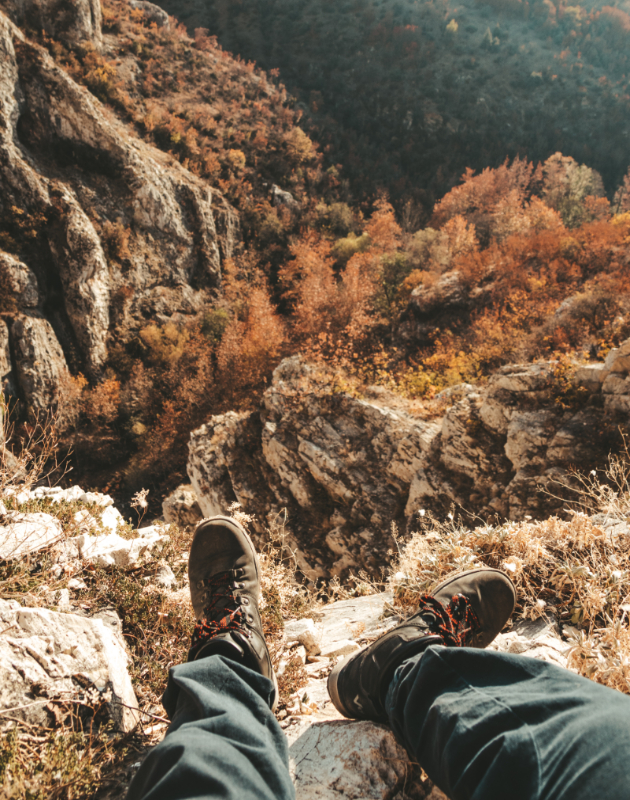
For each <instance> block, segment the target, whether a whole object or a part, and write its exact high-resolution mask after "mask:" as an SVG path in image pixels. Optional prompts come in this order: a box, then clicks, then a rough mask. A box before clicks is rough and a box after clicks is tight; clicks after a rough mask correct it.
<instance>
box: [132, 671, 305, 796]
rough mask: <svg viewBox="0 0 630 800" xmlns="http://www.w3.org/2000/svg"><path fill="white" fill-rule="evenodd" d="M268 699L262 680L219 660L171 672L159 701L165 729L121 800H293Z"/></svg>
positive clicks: (284, 753)
mask: <svg viewBox="0 0 630 800" xmlns="http://www.w3.org/2000/svg"><path fill="white" fill-rule="evenodd" d="M271 691H272V684H271V682H270V681H268V680H267V679H266V678H263V677H262V676H261V675H259V674H258V673H256V672H253V671H252V670H250V669H248V668H247V667H244V666H242V665H241V664H238V663H236V662H234V661H230V660H229V659H227V658H224V657H223V656H216V655H215V656H210V657H208V658H203V659H200V660H199V661H193V662H191V663H189V664H181V665H179V666H177V667H173V669H171V671H170V675H169V679H168V686H167V689H166V692H165V694H164V700H163V702H164V707H165V708H166V710H167V712H168V715H169V717H170V718H171V719H172V720H173V722H172V724H171V726H170V728H169V730H168V733H167V735H166V737H165V738H164V740H163V741H162V742H160V744H159V745H157V747H155V748H154V749H153V750H152V751H151V752H150V753H149V755H148V756H147V758H146V759H145V761H144V762H143V764H142V766H141V767H140V769H139V770H138V773H137V774H136V776H135V777H134V779H133V781H132V783H131V786H130V787H129V793H128V795H127V800H139V799H140V798H143V799H144V800H189V798H215V797H216V798H225V800H293V798H294V797H295V792H294V790H293V785H292V783H291V780H290V778H289V769H288V764H289V758H288V749H287V743H286V739H285V737H284V734H283V733H282V729H281V728H280V726H279V725H278V723H277V721H276V719H275V717H274V715H273V714H272V713H271V711H270V710H269V697H270V695H271Z"/></svg>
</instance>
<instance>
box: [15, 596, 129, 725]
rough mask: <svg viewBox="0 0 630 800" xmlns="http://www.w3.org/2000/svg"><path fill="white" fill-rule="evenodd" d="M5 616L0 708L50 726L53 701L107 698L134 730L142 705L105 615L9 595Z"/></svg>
mask: <svg viewBox="0 0 630 800" xmlns="http://www.w3.org/2000/svg"><path fill="white" fill-rule="evenodd" d="M0 620H1V622H2V627H3V629H4V635H3V636H2V637H1V638H0V708H2V709H3V710H5V711H8V710H9V709H12V711H11V714H13V715H15V716H16V717H17V718H19V719H23V720H25V721H26V722H29V723H31V724H32V725H48V724H50V722H51V720H52V715H51V711H50V710H49V709H48V708H47V706H48V705H49V702H50V701H51V700H66V701H68V700H75V701H83V700H89V701H90V702H93V701H94V699H95V698H98V697H102V699H103V702H105V703H106V705H107V707H108V709H109V714H110V716H111V718H112V719H113V720H114V722H115V723H116V724H117V726H118V727H119V729H120V730H122V731H130V730H133V728H134V727H135V726H136V724H137V714H136V713H135V712H134V711H133V710H132V709H134V708H137V706H138V704H137V701H136V696H135V694H134V691H133V687H132V685H131V678H130V677H129V673H128V672H127V661H128V656H127V653H126V651H125V648H124V645H123V644H122V641H121V639H120V638H119V637H118V636H117V635H116V634H115V633H114V632H113V631H112V630H111V628H110V627H108V626H106V625H105V624H104V623H103V622H102V620H100V619H88V618H86V617H80V616H78V615H76V614H61V613H58V612H55V611H49V610H48V609H44V608H22V607H20V605H19V604H18V603H17V602H16V601H5V600H0ZM86 693H88V696H86ZM127 706H131V709H129V708H127ZM1 720H2V718H1V717H0V723H1ZM5 724H6V720H5ZM8 724H9V725H10V726H13V725H14V724H15V723H11V722H9V723H8Z"/></svg>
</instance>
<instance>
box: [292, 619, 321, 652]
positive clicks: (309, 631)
mask: <svg viewBox="0 0 630 800" xmlns="http://www.w3.org/2000/svg"><path fill="white" fill-rule="evenodd" d="M284 635H285V638H286V641H287V645H291V644H292V643H294V642H299V643H300V644H302V645H304V647H305V648H306V652H307V653H309V654H310V655H314V656H316V655H318V654H319V653H320V647H319V641H318V639H319V637H318V635H317V631H316V630H315V623H314V622H313V620H312V619H296V620H290V621H289V622H286V623H285V625H284Z"/></svg>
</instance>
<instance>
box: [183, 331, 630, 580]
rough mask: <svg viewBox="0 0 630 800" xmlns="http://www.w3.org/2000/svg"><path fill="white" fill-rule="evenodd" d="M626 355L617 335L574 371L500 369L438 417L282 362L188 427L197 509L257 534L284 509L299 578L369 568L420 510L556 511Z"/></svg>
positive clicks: (627, 383)
mask: <svg viewBox="0 0 630 800" xmlns="http://www.w3.org/2000/svg"><path fill="white" fill-rule="evenodd" d="M629 354H630V342H627V343H624V344H623V345H622V346H621V347H620V348H619V349H618V350H615V351H613V352H611V354H610V355H609V356H608V358H607V361H606V363H605V364H600V365H589V366H587V367H580V368H578V369H577V370H575V371H574V373H573V374H568V373H566V370H565V368H562V369H561V370H560V371H559V367H558V365H557V364H556V363H538V364H526V365H515V366H509V367H504V368H502V369H500V370H499V371H498V372H497V373H496V374H495V375H493V376H492V377H491V378H490V380H489V381H488V383H487V385H486V386H484V387H483V388H479V387H474V386H470V385H462V386H461V387H459V389H458V390H457V391H451V392H448V393H446V394H445V399H444V412H443V416H442V417H439V418H437V419H436V418H432V419H423V418H422V417H419V416H417V414H416V415H414V414H412V413H411V410H410V407H408V406H407V404H406V403H405V402H404V401H403V400H401V399H400V398H395V397H393V396H391V395H388V394H387V393H384V392H382V391H377V390H374V391H373V392H372V393H371V394H370V396H369V399H368V397H366V398H364V399H358V398H355V397H351V396H349V395H346V394H342V393H335V392H333V390H332V389H331V387H330V385H329V384H327V383H326V380H325V379H323V378H321V376H318V372H317V370H316V369H315V368H314V367H311V366H309V365H308V364H306V363H305V362H304V361H302V360H301V359H300V358H298V357H293V358H290V359H286V360H285V361H283V362H282V364H281V365H280V366H279V367H278V368H277V370H276V371H275V373H274V376H273V381H272V383H271V385H270V387H269V388H268V389H267V391H266V392H265V394H264V396H263V401H262V404H261V408H260V410H258V411H256V412H254V413H251V414H236V413H234V412H230V413H228V414H224V415H221V416H217V417H213V418H212V419H211V420H209V421H208V423H207V424H206V425H204V426H202V427H201V428H200V429H198V430H196V431H194V432H193V434H192V435H191V440H190V446H189V453H190V455H189V461H188V473H189V476H190V479H191V483H192V485H193V487H194V489H195V492H196V494H197V497H198V499H199V504H200V506H201V508H202V511H203V513H204V514H205V515H211V514H217V513H225V511H226V509H227V508H228V506H229V505H230V504H232V503H234V502H238V503H240V504H241V505H242V507H243V509H244V510H245V511H246V512H247V513H249V514H255V515H256V517H257V519H258V527H259V532H262V531H263V529H264V528H265V526H266V525H267V524H269V522H271V523H274V520H275V521H277V520H278V519H284V514H285V513H287V512H288V520H289V525H288V527H289V529H290V531H291V534H292V536H294V539H293V540H292V541H291V546H292V547H293V548H294V550H295V552H296V554H297V557H298V558H300V559H301V564H302V569H303V571H304V572H305V574H306V575H307V576H308V577H309V578H310V579H312V580H315V579H316V578H317V577H325V576H330V575H340V574H342V573H345V572H347V571H348V570H355V571H358V570H359V569H367V570H368V571H369V572H371V573H372V574H378V573H379V571H380V569H381V567H382V565H383V564H384V563H385V562H386V561H387V560H388V558H389V556H388V551H390V550H391V549H392V548H394V547H395V543H394V540H393V538H392V537H391V535H390V528H391V525H392V523H395V524H396V525H397V526H398V528H399V529H401V530H403V531H404V530H405V529H406V530H407V531H409V530H412V529H415V528H417V526H418V525H420V524H421V520H422V516H423V515H424V514H425V513H427V512H433V513H434V514H437V515H438V516H443V517H445V516H446V514H447V513H450V512H458V513H462V514H464V515H466V514H477V515H478V516H479V517H481V518H485V519H492V518H499V519H505V518H507V519H512V520H521V519H524V518H525V517H526V516H528V515H531V516H534V517H537V518H541V517H543V516H544V515H548V514H550V513H562V507H563V503H564V502H565V498H567V497H569V498H570V497H571V489H570V487H571V486H573V485H575V482H574V478H573V477H572V474H573V470H574V469H575V468H579V469H580V470H581V471H582V472H588V471H590V470H591V469H594V468H599V467H602V466H604V465H605V463H606V459H607V456H608V454H609V453H610V451H611V450H614V448H615V446H616V442H617V439H616V437H617V436H618V431H617V427H618V425H619V423H620V421H623V419H624V417H625V415H626V414H627V411H626V410H625V409H628V408H630V378H628V372H629V371H630V355H629ZM563 370H564V371H563ZM567 493H568V494H567ZM284 509H286V512H285V511H284ZM305 553H308V556H306V555H305Z"/></svg>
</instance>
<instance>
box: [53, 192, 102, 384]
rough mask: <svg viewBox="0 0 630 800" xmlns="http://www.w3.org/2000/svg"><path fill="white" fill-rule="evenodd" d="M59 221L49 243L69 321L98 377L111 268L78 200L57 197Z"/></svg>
mask: <svg viewBox="0 0 630 800" xmlns="http://www.w3.org/2000/svg"><path fill="white" fill-rule="evenodd" d="M56 208H57V214H56V222H55V223H54V224H53V225H52V226H51V228H50V232H49V236H48V241H49V244H50V249H51V252H52V254H53V258H54V261H55V265H56V267H57V270H58V273H59V276H60V278H61V282H62V284H63V288H64V302H65V307H66V312H67V314H68V318H69V320H70V322H71V324H72V327H73V329H74V332H75V334H76V337H77V340H78V341H80V342H81V344H82V347H83V351H84V353H85V358H86V367H87V370H88V372H89V373H90V374H92V375H97V374H98V373H99V370H100V367H101V366H102V364H103V362H104V361H105V359H106V358H107V346H106V339H107V333H108V329H109V296H110V280H109V269H108V266H107V261H106V260H105V254H104V253H103V247H102V245H101V242H100V239H99V238H98V236H97V235H96V231H95V230H94V226H93V225H92V223H91V222H90V220H89V219H88V217H87V215H86V214H85V212H84V211H83V209H82V208H81V207H80V206H79V204H78V202H77V201H76V199H75V198H74V197H73V196H72V195H71V194H70V193H69V192H67V191H66V192H63V193H60V195H59V197H58V198H57V207H56Z"/></svg>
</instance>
